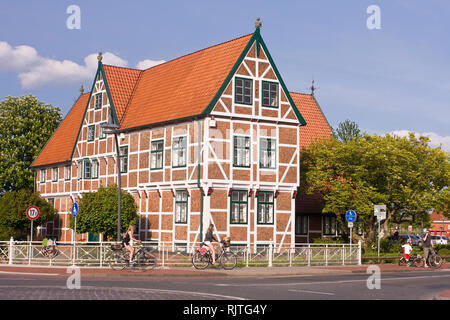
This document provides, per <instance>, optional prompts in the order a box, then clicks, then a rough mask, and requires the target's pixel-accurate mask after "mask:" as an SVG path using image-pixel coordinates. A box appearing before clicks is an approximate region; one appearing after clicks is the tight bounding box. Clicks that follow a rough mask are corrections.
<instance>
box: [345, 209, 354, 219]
mask: <svg viewBox="0 0 450 320" xmlns="http://www.w3.org/2000/svg"><path fill="white" fill-rule="evenodd" d="M345 219H347V221H348V222H354V221H355V220H356V212H355V211H353V210H348V211H347V212H346V213H345Z"/></svg>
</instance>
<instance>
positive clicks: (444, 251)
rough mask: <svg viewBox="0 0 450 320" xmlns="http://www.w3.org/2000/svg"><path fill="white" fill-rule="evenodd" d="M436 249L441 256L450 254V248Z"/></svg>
mask: <svg viewBox="0 0 450 320" xmlns="http://www.w3.org/2000/svg"><path fill="white" fill-rule="evenodd" d="M436 251H437V253H438V254H439V255H440V256H450V249H447V248H442V249H439V250H436Z"/></svg>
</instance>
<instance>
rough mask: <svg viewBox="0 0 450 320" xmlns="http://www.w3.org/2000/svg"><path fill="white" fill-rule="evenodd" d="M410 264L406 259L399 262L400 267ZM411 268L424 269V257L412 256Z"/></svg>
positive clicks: (410, 259) (403, 258)
mask: <svg viewBox="0 0 450 320" xmlns="http://www.w3.org/2000/svg"><path fill="white" fill-rule="evenodd" d="M407 264H408V262H407V261H406V259H405V257H401V258H400V259H399V260H398V265H399V266H405V265H407ZM409 266H410V267H423V266H424V263H423V257H422V256H421V255H420V254H412V255H411V256H410V258H409Z"/></svg>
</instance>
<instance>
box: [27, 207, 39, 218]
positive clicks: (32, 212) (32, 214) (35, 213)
mask: <svg viewBox="0 0 450 320" xmlns="http://www.w3.org/2000/svg"><path fill="white" fill-rule="evenodd" d="M27 217H28V219H30V220H36V219H37V218H38V217H39V208H38V207H36V206H29V207H28V208H27Z"/></svg>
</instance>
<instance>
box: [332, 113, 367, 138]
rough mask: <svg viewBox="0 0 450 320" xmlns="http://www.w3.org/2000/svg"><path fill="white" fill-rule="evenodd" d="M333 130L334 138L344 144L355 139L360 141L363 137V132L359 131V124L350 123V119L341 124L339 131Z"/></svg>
mask: <svg viewBox="0 0 450 320" xmlns="http://www.w3.org/2000/svg"><path fill="white" fill-rule="evenodd" d="M332 130H333V136H334V138H335V139H337V140H339V141H342V142H349V141H351V140H353V139H358V138H360V137H361V130H359V126H358V124H357V123H356V122H353V121H350V120H349V119H347V120H345V121H344V122H340V123H339V124H338V127H337V129H336V130H334V129H332Z"/></svg>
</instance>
